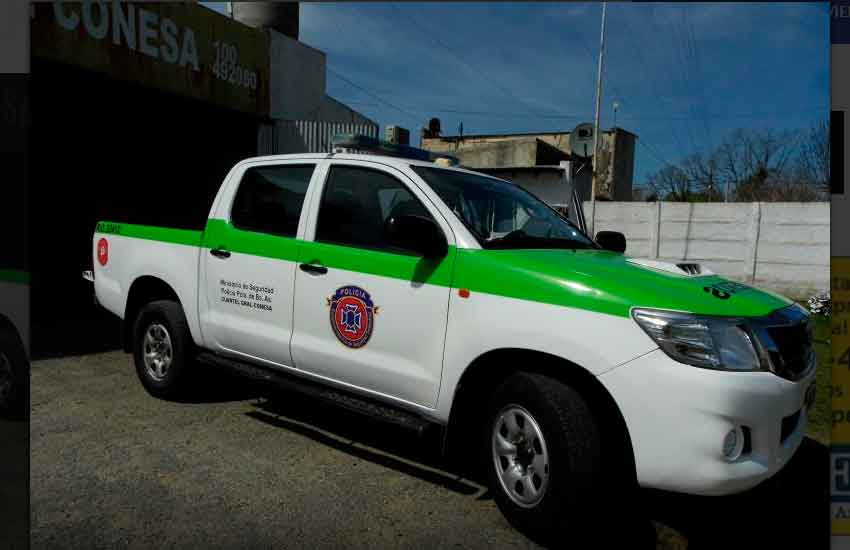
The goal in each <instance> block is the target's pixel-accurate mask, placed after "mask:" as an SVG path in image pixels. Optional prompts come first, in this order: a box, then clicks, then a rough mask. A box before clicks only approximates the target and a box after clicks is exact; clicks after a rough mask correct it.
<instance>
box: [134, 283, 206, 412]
mask: <svg viewBox="0 0 850 550" xmlns="http://www.w3.org/2000/svg"><path fill="white" fill-rule="evenodd" d="M193 348H194V342H193V341H192V335H191V333H190V332H189V326H188V324H187V323H186V316H185V315H184V313H183V308H182V307H181V306H180V304H178V303H177V302H173V301H171V300H158V301H156V302H151V303H150V304H148V305H146V306H144V307H143V308H142V309H141V310H140V311H139V315H138V316H137V317H136V322H135V324H134V327H133V359H134V361H135V364H136V374H138V376H139V380H140V381H141V382H142V385H143V386H144V387H145V389H146V390H147V391H148V392H149V393H150V394H151V395H153V396H155V397H161V398H176V397H179V396H181V395H183V394H185V393H186V391H187V389H188V382H189V378H190V375H191V370H192V366H193V357H192V350H193Z"/></svg>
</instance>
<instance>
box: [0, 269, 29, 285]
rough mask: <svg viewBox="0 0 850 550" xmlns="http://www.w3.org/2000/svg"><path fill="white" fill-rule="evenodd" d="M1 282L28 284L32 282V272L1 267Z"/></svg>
mask: <svg viewBox="0 0 850 550" xmlns="http://www.w3.org/2000/svg"><path fill="white" fill-rule="evenodd" d="M0 282H3V283H14V284H17V285H28V284H30V274H29V273H27V272H26V271H17V270H13V269H0Z"/></svg>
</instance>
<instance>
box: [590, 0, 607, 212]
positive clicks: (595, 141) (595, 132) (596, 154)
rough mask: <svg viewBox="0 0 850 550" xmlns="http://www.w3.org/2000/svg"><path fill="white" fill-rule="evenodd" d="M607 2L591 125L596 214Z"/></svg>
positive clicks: (603, 6) (593, 196)
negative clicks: (593, 117) (594, 115)
mask: <svg viewBox="0 0 850 550" xmlns="http://www.w3.org/2000/svg"><path fill="white" fill-rule="evenodd" d="M607 7H608V2H602V30H601V31H600V37H599V70H598V72H597V74H596V118H595V120H594V123H593V174H591V186H590V203H591V205H592V206H591V208H593V212H596V190H597V187H598V184H599V177H598V174H597V172H596V170H597V166H598V163H597V158H598V157H599V109H600V105H601V102H602V60H603V57H604V54H605V11H606V8H607Z"/></svg>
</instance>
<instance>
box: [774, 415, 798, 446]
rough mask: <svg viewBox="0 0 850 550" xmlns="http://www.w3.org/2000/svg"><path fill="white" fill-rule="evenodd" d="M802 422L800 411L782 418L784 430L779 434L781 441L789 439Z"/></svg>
mask: <svg viewBox="0 0 850 550" xmlns="http://www.w3.org/2000/svg"><path fill="white" fill-rule="evenodd" d="M799 423H800V411H797V412H795V413H794V414H792V415H791V416H786V417H785V418H783V419H782V430H781V433H780V435H779V442H780V443H785V440H786V439H788V438H789V437H790V436H791V434H792V433H794V430H796V429H797V424H799Z"/></svg>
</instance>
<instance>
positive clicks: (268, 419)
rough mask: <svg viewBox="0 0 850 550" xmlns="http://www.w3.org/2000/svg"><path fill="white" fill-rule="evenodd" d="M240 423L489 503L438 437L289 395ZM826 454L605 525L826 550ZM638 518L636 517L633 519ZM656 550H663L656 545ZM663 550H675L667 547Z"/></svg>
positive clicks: (715, 544) (653, 496)
mask: <svg viewBox="0 0 850 550" xmlns="http://www.w3.org/2000/svg"><path fill="white" fill-rule="evenodd" d="M246 414H247V416H249V417H250V418H253V419H255V420H258V421H260V422H263V423H265V424H268V425H269V426H273V427H276V428H282V429H285V430H289V431H292V432H295V433H298V434H300V435H302V436H305V437H308V438H310V439H312V440H314V441H316V442H318V443H321V444H323V445H328V446H330V447H333V448H335V449H337V450H340V451H342V452H345V453H349V454H350V455H352V456H355V457H357V458H359V459H361V460H368V461H370V462H373V463H375V464H379V465H381V466H385V467H387V468H392V469H394V470H396V471H398V472H401V473H402V474H405V475H411V476H414V477H416V478H418V479H421V480H423V481H427V482H429V483H433V484H435V485H437V486H440V487H444V488H446V489H448V490H450V491H453V492H455V493H458V494H462V495H465V496H469V497H473V496H474V497H475V498H477V499H478V500H487V499H491V498H492V497H491V495H490V492H489V491H488V490H487V489H486V486H485V483H484V480H482V479H469V478H466V477H464V476H463V475H462V474H461V473H460V472H459V471H458V470H457V469H455V468H453V467H452V466H451V465H449V464H447V463H446V462H445V461H444V460H443V459H442V457H441V456H440V453H439V449H440V442H441V440H440V438H439V434H436V433H430V434H429V433H426V434H425V435H423V436H421V437H419V436H417V435H416V434H415V433H412V432H410V431H407V430H404V429H402V428H398V427H395V426H392V425H388V424H385V423H382V422H380V421H377V420H373V419H371V418H368V417H365V416H362V415H359V414H355V413H351V412H348V411H346V410H343V409H339V408H337V407H333V406H328V405H324V404H322V403H319V402H317V401H314V400H311V399H310V398H307V397H304V396H301V395H299V394H295V393H288V392H282V391H280V390H276V391H275V392H273V393H271V392H268V391H264V392H263V396H262V397H261V398H260V399H258V400H257V401H256V402H255V403H254V410H252V411H250V412H248V413H246ZM828 460H829V452H828V448H827V447H826V446H825V445H823V444H820V443H818V442H816V441H814V440H812V439H809V438H806V439H805V440H804V441H803V443H802V445H801V447H800V449H799V450H798V451H797V453H796V455H795V456H794V458H793V459H792V460H791V461H790V462H789V463H788V465H787V466H786V467H785V468H784V469H783V470H782V471H781V472H779V473H778V474H777V475H776V476H774V477H773V478H771V479H769V480H768V481H766V482H764V483H762V484H761V485H759V486H758V487H756V488H754V489H752V490H750V491H747V492H745V493H741V494H738V495H732V496H723V497H698V496H692V495H682V494H676V493H670V492H665V491H658V490H649V489H644V490H642V491H641V492H640V495H639V501H638V502H637V503H636V506H635V509H629V510H623V509H620V508H619V506H618V499H617V497H616V496H612V498H611V520H610V521H611V525H615V524H616V525H621V524H622V522H621V521H620V520H618V519H617V518H618V517H620V518H622V517H623V516H626V515H629V516H634V515H635V514H641V515H642V516H644V517H645V518H646V519H651V520H652V521H654V522H656V523H659V524H661V525H663V526H666V527H669V528H671V529H673V530H674V531H676V532H678V533H679V534H681V535H682V536H683V537H684V538H685V539H686V540H687V548H688V549H689V550H694V549H696V550H700V549H708V548H711V549H713V548H743V547H745V545H746V547H753V545H754V544H755V547H770V545H771V544H776V547H777V548H787V547H792V548H793V547H800V548H807V549H808V548H812V549H816V548H828V544H829V499H828V495H829V477H828V472H829V467H828V465H829V462H828ZM641 519H643V518H641ZM658 548H668V546H664V545H661V546H659V547H658ZM669 548H681V547H680V546H672V547H669Z"/></svg>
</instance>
